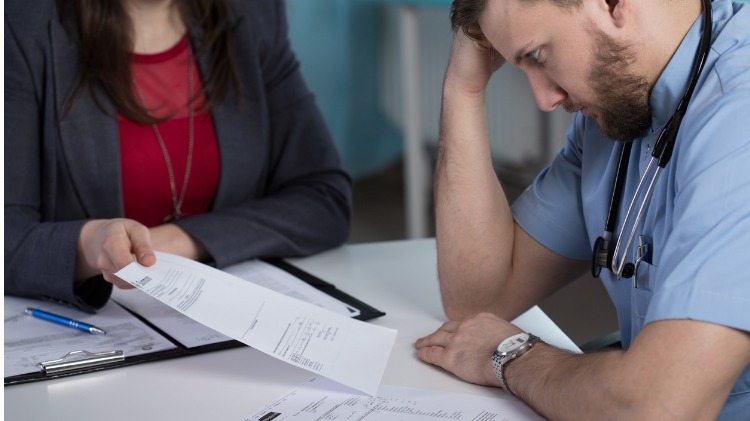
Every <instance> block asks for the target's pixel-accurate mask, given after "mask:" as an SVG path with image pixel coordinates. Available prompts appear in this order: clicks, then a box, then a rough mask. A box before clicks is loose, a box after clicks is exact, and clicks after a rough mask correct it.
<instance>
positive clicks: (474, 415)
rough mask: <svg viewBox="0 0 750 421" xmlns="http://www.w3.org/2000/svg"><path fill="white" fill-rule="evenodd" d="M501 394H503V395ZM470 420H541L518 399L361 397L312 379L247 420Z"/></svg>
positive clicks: (389, 392)
mask: <svg viewBox="0 0 750 421" xmlns="http://www.w3.org/2000/svg"><path fill="white" fill-rule="evenodd" d="M499 394H500V391H499V390H498V395H499ZM430 419H436V420H437V419H441V420H444V419H450V420H458V421H460V420H466V421H518V420H542V419H543V418H542V417H540V416H539V415H538V414H537V413H536V412H534V411H533V410H532V409H531V408H529V407H528V406H526V405H525V404H524V403H523V402H521V401H519V400H516V399H503V398H500V397H498V398H488V397H484V396H476V395H468V394H462V393H450V392H440V391H435V390H426V389H415V388H408V387H400V386H388V385H382V386H380V390H379V391H378V395H377V396H374V397H371V396H362V395H358V394H356V393H354V392H353V391H352V390H351V389H345V388H344V387H342V386H340V385H337V384H335V383H333V382H330V381H327V380H326V379H321V378H312V379H310V380H308V381H307V382H305V383H304V384H301V385H299V386H298V387H297V388H295V389H294V390H292V391H291V392H289V393H286V394H284V395H282V396H281V397H279V398H278V399H277V400H275V401H274V402H272V403H270V404H268V405H266V406H265V407H263V408H262V409H260V410H258V411H257V412H255V414H253V415H252V416H250V417H249V418H245V420H244V421H259V420H263V421H266V420H273V421H313V420H369V421H391V420H393V421H428V420H430Z"/></svg>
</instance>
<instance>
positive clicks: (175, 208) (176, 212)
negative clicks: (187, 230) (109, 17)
mask: <svg viewBox="0 0 750 421" xmlns="http://www.w3.org/2000/svg"><path fill="white" fill-rule="evenodd" d="M192 58H193V50H192V48H191V46H190V44H188V60H187V79H188V104H187V106H188V154H187V162H186V163H185V176H184V178H183V181H182V190H181V191H180V196H179V197H178V196H177V184H176V183H175V177H174V169H173V167H172V160H171V159H170V157H169V151H168V150H167V145H166V143H164V139H163V138H162V136H161V132H160V131H159V127H158V126H157V125H156V123H151V128H152V129H153V130H154V134H155V135H156V140H157V141H158V142H159V147H160V148H161V153H162V155H163V156H164V162H165V163H166V164H167V173H168V174H169V188H170V190H171V192H172V214H171V215H167V217H165V218H164V222H173V221H179V220H180V219H181V218H182V217H183V216H185V214H183V213H182V204H183V202H184V201H185V192H186V191H187V185H188V180H190V169H191V167H192V164H193V143H194V132H195V127H194V122H193V66H192ZM133 87H135V92H136V93H137V94H138V99H139V100H140V102H141V105H142V106H143V108H144V109H145V108H146V101H145V99H144V97H143V93H141V89H140V88H139V87H138V83H137V82H136V80H135V76H134V77H133Z"/></svg>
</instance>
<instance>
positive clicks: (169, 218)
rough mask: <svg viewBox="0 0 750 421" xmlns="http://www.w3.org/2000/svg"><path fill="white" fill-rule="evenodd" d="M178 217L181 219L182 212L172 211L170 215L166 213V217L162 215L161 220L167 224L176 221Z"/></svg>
mask: <svg viewBox="0 0 750 421" xmlns="http://www.w3.org/2000/svg"><path fill="white" fill-rule="evenodd" d="M180 219H182V214H179V213H173V214H172V215H167V216H166V217H164V219H163V221H164V223H165V224H169V223H170V222H177V221H179V220H180Z"/></svg>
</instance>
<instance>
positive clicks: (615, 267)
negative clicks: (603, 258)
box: [611, 157, 662, 279]
mask: <svg viewBox="0 0 750 421" xmlns="http://www.w3.org/2000/svg"><path fill="white" fill-rule="evenodd" d="M655 162H657V159H656V158H653V157H652V158H651V159H650V160H649V161H648V165H647V166H646V170H645V171H644V172H643V176H642V177H641V179H640V180H639V181H638V187H636V189H635V193H634V194H633V200H631V201H630V205H628V211H627V212H626V213H625V219H624V220H623V221H622V226H621V227H620V232H619V233H618V234H617V243H615V251H614V253H613V254H612V265H611V270H612V273H613V274H614V275H615V278H616V279H620V277H621V276H622V271H623V268H624V267H625V262H626V261H627V259H628V253H629V252H630V246H631V245H633V239H634V238H635V233H636V231H637V230H638V226H639V225H640V222H641V217H642V216H643V211H644V209H646V205H647V204H648V203H649V201H650V200H651V195H652V193H653V189H654V184H656V179H657V178H659V173H661V169H662V168H661V167H660V166H659V165H656V169H655V170H654V175H653V176H652V177H651V181H650V182H649V183H648V188H647V189H646V194H645V195H644V196H643V200H642V201H641V205H640V206H639V207H638V213H637V214H636V216H635V222H634V223H633V226H632V227H631V229H630V235H628V241H627V243H626V244H625V250H624V252H623V253H622V259H620V258H619V253H620V248H621V246H622V239H623V233H624V232H625V229H626V228H627V227H628V222H629V220H630V215H632V213H633V207H634V206H635V203H636V200H637V199H638V197H639V196H640V195H641V190H642V189H643V183H644V182H645V181H646V176H647V175H648V174H649V172H650V171H651V167H652V166H654V163H655ZM618 260H619V263H618ZM628 278H629V276H628Z"/></svg>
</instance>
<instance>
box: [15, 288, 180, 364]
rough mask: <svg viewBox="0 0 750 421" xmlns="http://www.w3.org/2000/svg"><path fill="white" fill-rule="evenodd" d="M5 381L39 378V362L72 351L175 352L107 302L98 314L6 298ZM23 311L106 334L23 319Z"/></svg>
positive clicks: (155, 334) (128, 353) (145, 328)
mask: <svg viewBox="0 0 750 421" xmlns="http://www.w3.org/2000/svg"><path fill="white" fill-rule="evenodd" d="M4 303H5V325H4V330H5V332H4V335H5V338H4V339H5V348H4V349H5V377H10V376H16V375H20V374H28V373H38V372H39V363H40V362H42V361H51V360H56V359H59V358H62V357H63V356H65V354H67V353H69V352H71V351H80V350H86V351H89V352H105V351H115V350H122V351H123V352H124V354H125V357H132V356H136V355H142V354H149V353H152V352H157V351H163V350H167V349H174V348H175V345H174V344H173V343H171V342H169V341H168V340H166V339H164V338H163V337H162V336H161V335H159V334H158V333H156V332H155V331H153V330H152V329H151V328H150V327H148V326H146V325H145V324H144V323H143V322H141V321H140V320H138V319H137V318H136V317H134V316H133V315H131V314H130V313H128V312H127V311H125V309H123V308H122V307H120V306H119V305H117V304H116V303H113V302H109V303H107V304H106V305H105V306H104V307H102V308H101V309H99V310H97V313H96V314H86V313H83V312H81V311H78V310H74V309H72V308H69V307H62V306H59V305H55V304H49V303H45V302H43V301H39V300H31V299H28V298H18V297H9V296H5V300H4ZM26 307H34V308H38V309H41V310H46V311H49V312H52V313H55V314H59V315H61V316H67V317H70V318H73V319H76V320H79V321H82V322H85V323H90V324H93V325H95V326H97V327H99V328H102V329H104V330H105V331H106V332H107V334H106V335H92V334H90V333H86V332H81V331H78V330H75V329H71V328H69V327H65V326H60V325H58V324H54V323H50V322H47V321H44V320H39V319H37V318H34V317H32V316H29V315H27V314H24V310H25V309H26Z"/></svg>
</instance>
